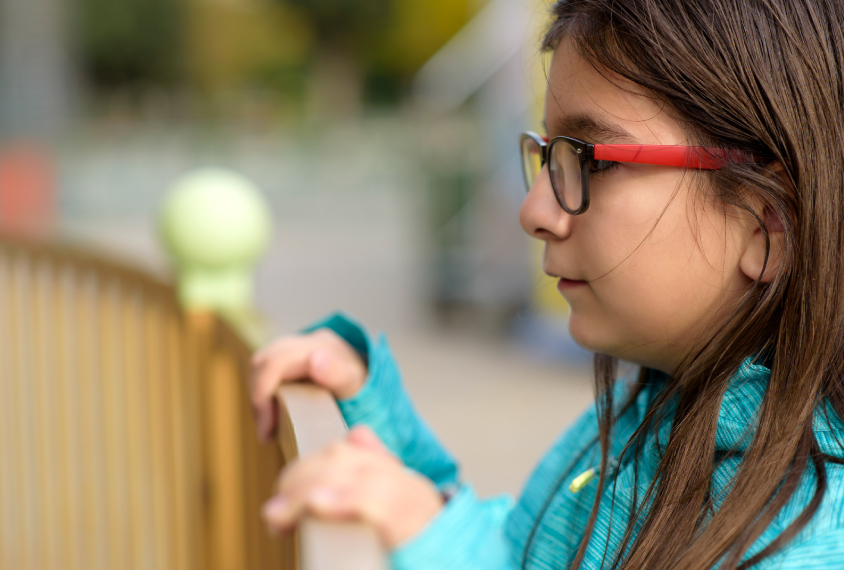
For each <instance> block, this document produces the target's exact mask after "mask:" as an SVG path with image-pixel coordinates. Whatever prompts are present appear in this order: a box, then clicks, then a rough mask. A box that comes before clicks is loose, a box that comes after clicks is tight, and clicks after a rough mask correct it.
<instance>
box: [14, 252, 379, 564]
mask: <svg viewBox="0 0 844 570" xmlns="http://www.w3.org/2000/svg"><path fill="white" fill-rule="evenodd" d="M0 319H2V320H0V570H52V569H62V570H124V569H125V570H136V569H137V570H247V569H249V570H264V569H266V570H270V569H273V570H279V569H284V570H287V569H291V570H292V569H299V568H301V569H303V570H318V569H320V570H321V569H329V568H330V569H331V570H342V569H349V570H352V569H361V570H362V569H367V570H371V569H376V568H381V567H382V565H383V556H381V554H380V553H379V551H378V545H377V542H376V540H375V537H374V535H373V534H372V533H371V532H370V531H368V530H366V529H364V528H362V527H358V526H353V525H327V524H320V523H318V522H316V521H306V522H305V523H304V524H303V525H302V526H301V527H300V531H299V533H298V534H297V535H296V536H292V537H288V538H286V539H283V540H279V539H273V538H270V537H269V536H268V534H267V531H266V529H265V528H264V525H263V523H262V521H261V520H260V518H259V512H260V505H261V504H262V503H263V502H264V501H265V500H266V499H267V498H268V497H269V495H270V493H271V491H272V486H273V482H274V480H275V478H276V477H277V475H278V472H279V470H280V469H281V467H282V466H283V464H284V462H285V460H288V461H289V460H290V459H292V458H293V457H295V456H296V455H298V454H305V453H308V452H310V451H312V450H314V449H317V448H319V447H320V446H322V445H324V444H325V443H326V442H328V441H330V440H332V439H336V438H338V437H342V435H343V433H344V431H345V425H344V424H343V421H342V418H341V417H340V415H339V412H338V411H337V407H336V404H335V403H334V401H333V399H332V398H331V397H330V396H329V395H328V394H327V393H325V392H322V391H320V390H318V389H316V388H315V387H313V386H308V385H292V386H286V387H284V388H283V389H282V390H280V392H279V394H278V398H279V406H280V409H281V411H282V420H281V424H282V425H281V429H280V430H279V444H280V445H278V446H272V445H262V444H260V443H259V442H258V439H257V437H256V435H255V427H254V422H253V419H252V416H251V413H250V406H249V402H248V396H247V393H248V390H247V381H248V377H249V373H250V364H249V360H250V356H251V353H252V351H253V349H254V348H255V346H254V344H255V342H256V341H257V340H258V339H257V338H256V337H255V335H254V334H248V333H247V331H246V327H244V326H243V325H244V324H245V323H243V322H233V321H231V320H227V319H224V318H221V317H219V316H217V315H214V314H212V313H207V312H190V313H186V312H184V311H183V310H182V309H181V308H180V307H179V304H178V302H177V300H176V295H175V293H174V290H173V288H172V287H171V286H170V285H168V284H165V283H162V282H159V281H157V280H156V279H154V278H152V277H150V276H148V275H145V274H143V273H141V272H138V271H134V270H132V269H128V268H125V267H121V266H119V265H118V264H114V263H109V262H104V261H102V260H100V259H97V258H95V257H93V256H90V255H88V254H86V253H84V252H80V251H74V250H70V249H63V248H59V247H54V246H50V247H47V246H43V245H33V244H27V243H22V242H19V241H14V240H9V239H0Z"/></svg>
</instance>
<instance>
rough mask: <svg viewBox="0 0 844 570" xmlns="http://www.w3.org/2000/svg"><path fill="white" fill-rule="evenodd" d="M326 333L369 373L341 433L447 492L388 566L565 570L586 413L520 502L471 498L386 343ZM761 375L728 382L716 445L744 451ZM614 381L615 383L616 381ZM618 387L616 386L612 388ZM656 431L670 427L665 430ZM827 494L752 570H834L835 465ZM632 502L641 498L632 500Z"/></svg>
mask: <svg viewBox="0 0 844 570" xmlns="http://www.w3.org/2000/svg"><path fill="white" fill-rule="evenodd" d="M319 327H328V328H331V329H333V330H334V331H335V332H337V333H338V334H339V335H340V336H342V337H343V338H345V339H346V341H348V342H349V343H350V344H351V345H352V346H353V347H355V349H356V350H357V351H358V352H359V353H360V354H361V355H363V356H364V358H365V359H366V360H367V362H368V366H369V376H368V378H367V382H366V384H365V385H364V387H363V389H362V390H361V391H360V392H359V393H358V394H357V395H356V396H355V397H354V398H351V399H348V400H341V401H340V402H339V405H340V410H341V411H342V413H343V416H344V417H345V419H346V422H347V423H348V424H349V425H350V426H354V425H358V424H366V425H368V426H370V427H371V428H372V429H373V430H374V431H375V432H376V433H377V434H378V436H379V437H380V438H381V439H382V440H383V441H384V443H385V444H386V445H387V447H389V448H390V450H391V451H392V452H393V453H395V454H396V455H397V456H398V457H400V458H401V459H402V461H404V463H405V465H407V466H408V467H410V468H411V469H414V470H416V471H418V472H419V473H422V474H423V475H425V476H427V477H428V478H430V479H431V480H432V481H433V482H434V483H435V484H436V485H437V486H438V487H440V488H441V489H443V490H445V489H452V490H456V494H455V495H454V496H453V498H451V500H449V501H448V503H447V504H446V505H445V507H444V508H443V509H442V510H441V511H440V513H439V514H438V515H437V517H435V518H434V519H433V520H432V521H431V522H430V523H429V524H428V526H427V527H426V528H425V529H423V530H422V531H421V532H420V533H419V534H418V535H417V536H416V537H414V538H412V539H410V540H409V541H408V542H406V543H405V544H402V545H400V546H399V548H397V549H396V550H394V551H393V552H392V553H391V556H390V563H391V567H392V568H393V569H394V570H434V569H435V570H517V569H526V570H527V569H530V570H539V569H548V570H550V569H556V570H559V569H564V568H568V567H569V566H570V565H571V562H572V560H573V558H574V555H575V553H576V550H577V546H578V544H579V543H580V539H581V537H582V536H583V532H584V528H585V525H586V521H587V519H588V517H589V513H590V509H591V507H592V504H593V502H594V499H595V493H596V486H597V481H596V480H593V481H592V482H591V483H588V484H586V485H585V486H584V487H583V488H582V489H581V490H579V491H578V492H572V491H571V490H570V489H569V485H570V483H571V482H572V480H574V479H575V478H576V477H577V476H578V475H579V474H581V473H583V472H585V471H587V470H589V469H590V468H594V467H596V466H597V465H598V463H599V461H600V451H599V447H598V444H597V443H596V436H597V433H598V422H597V415H596V411H595V409H594V406H593V407H592V408H591V409H589V410H587V411H586V412H585V413H584V414H583V415H582V416H581V417H580V418H579V419H578V420H577V421H575V422H574V424H572V425H571V426H570V427H569V428H568V429H567V430H565V432H563V434H562V436H561V437H560V438H559V439H558V440H557V441H556V443H555V444H554V445H553V447H552V448H551V450H550V451H549V452H548V454H547V455H546V456H545V457H544V458H543V459H542V461H541V462H540V464H539V466H538V467H537V468H536V470H535V471H534V473H533V474H532V475H531V477H530V479H529V480H528V482H527V485H526V486H525V489H524V491H523V494H522V496H521V498H520V499H519V500H518V502H515V503H514V501H513V500H512V499H510V498H509V497H497V498H493V499H487V500H481V499H479V498H478V497H477V496H476V495H475V493H474V491H473V490H472V487H471V485H469V484H468V483H464V482H462V481H460V479H459V476H458V470H457V464H456V463H455V461H454V460H453V459H452V457H451V456H450V455H449V454H448V452H447V451H445V449H443V447H442V445H441V444H440V443H439V442H438V441H437V439H436V438H435V436H434V435H433V434H432V433H431V431H430V430H429V429H428V427H427V426H426V425H425V423H424V422H423V421H422V420H421V419H420V418H419V416H418V415H417V413H416V412H415V410H414V409H413V406H412V404H411V402H410V400H409V398H408V396H407V393H406V392H405V390H404V388H403V387H402V383H401V377H400V373H399V370H398V368H397V366H396V363H395V361H394V359H393V356H392V353H391V352H390V349H389V347H388V345H387V341H386V339H385V338H384V336H383V335H382V336H379V337H378V338H373V337H371V336H369V335H368V334H367V333H366V332H365V330H364V329H363V328H362V327H361V326H360V325H358V324H357V323H355V322H354V321H353V320H352V319H350V318H349V317H347V316H344V315H342V314H335V315H332V316H331V317H329V318H327V319H326V320H324V321H322V322H320V323H317V324H316V325H315V326H313V327H311V330H313V329H316V328H319ZM769 377H770V371H769V370H768V369H767V368H765V367H762V366H758V365H754V364H751V363H749V362H746V363H745V364H744V365H743V366H742V368H741V369H740V370H739V371H738V373H737V374H736V375H735V377H734V378H733V380H732V382H731V385H730V387H729V388H728V390H727V393H726V395H725V397H724V400H723V403H722V406H721V412H720V416H719V419H718V428H717V434H716V448H717V449H719V450H724V451H726V450H735V449H743V448H744V447H745V446H746V445H747V443H748V439H749V438H748V437H747V435H748V433H752V429H753V426H754V422H755V414H756V412H757V410H758V408H759V406H760V404H761V401H762V396H763V394H764V391H765V389H766V387H767V382H768V378H769ZM620 384H621V383H620ZM619 389H626V387H625V386H623V385H620V386H619ZM657 389H658V387H655V386H649V387H647V388H646V389H644V390H643V391H642V392H641V393H640V394H639V396H638V398H637V401H636V403H635V405H634V406H632V407H631V408H629V410H628V411H627V412H626V413H625V414H624V415H623V416H622V417H621V418H619V421H618V422H617V426H616V428H615V432H614V434H613V437H612V449H611V451H610V453H611V455H612V456H615V455H617V454H619V453H620V452H621V450H622V448H623V447H624V444H625V443H626V442H627V441H628V439H629V438H630V435H631V434H632V433H633V431H634V430H635V429H636V427H637V426H638V425H639V424H640V422H641V421H642V419H643V418H644V415H645V411H646V409H647V407H648V404H649V402H650V401H651V399H652V398H653V397H654V396H655V395H656V394H655V392H656V390H657ZM830 417H831V418H834V419H832V420H830V422H831V424H832V425H830V423H828V421H827V420H826V419H825V415H824V414H822V413H816V415H815V435H816V437H817V439H818V442H819V444H820V446H821V449H822V451H824V452H826V453H828V454H830V455H834V456H838V457H843V456H844V449H842V445H844V424H842V423H841V422H840V421H838V419H837V418H836V417H835V415H834V414H830ZM662 429H663V430H668V429H670V425H669V426H664V427H663V428H662ZM666 436H667V432H666V433H662V434H661V436H660V437H657V436H656V435H652V436H651V437H650V439H649V440H648V442H647V444H646V446H645V449H644V451H643V457H642V460H641V461H640V462H639V465H638V469H639V477H638V483H639V486H640V492H639V494H638V496H639V497H640V498H641V497H642V495H643V492H644V489H646V487H647V485H648V484H649V482H650V481H651V479H652V477H653V474H654V472H655V469H656V466H657V463H658V454H659V449H658V447H657V446H658V443H657V442H665V441H667V437H666ZM738 462H739V458H738V457H732V458H730V459H726V460H725V461H723V462H722V463H721V464H720V465H719V467H718V468H717V470H716V473H715V476H714V480H713V491H714V493H713V494H714V495H715V496H717V493H718V492H719V491H720V490H723V489H724V488H725V486H726V485H728V484H729V482H730V479H731V478H732V476H733V475H734V474H735V472H736V468H737V466H738ZM633 469H634V464H633V462H624V461H622V462H621V463H620V465H618V466H617V467H616V469H615V470H616V471H617V477H616V483H615V485H614V487H615V489H614V490H615V496H614V498H613V496H612V495H613V485H607V490H606V491H605V493H604V495H603V496H602V497H601V503H600V510H599V513H598V518H597V522H596V525H595V531H594V532H593V534H592V537H591V540H590V543H589V545H588V550H587V553H586V557H585V559H584V564H583V568H584V569H590V570H591V569H599V568H607V567H609V566H610V565H611V563H612V561H613V559H614V555H615V553H616V549H617V548H619V546H620V544H621V541H622V537H623V535H624V532H625V530H626V528H627V516H628V515H627V513H629V512H630V501H631V500H632V489H633V485H634V472H633ZM827 476H828V488H827V492H826V495H825V496H824V500H823V503H822V504H821V506H820V508H819V509H818V511H817V513H816V514H815V516H814V518H813V519H812V521H811V522H810V523H809V524H808V525H807V526H806V527H804V529H803V530H802V531H801V532H800V533H799V534H798V536H797V537H796V538H795V539H794V540H792V541H791V542H790V543H789V544H788V545H786V547H784V548H782V549H780V550H779V551H778V552H777V553H776V554H774V555H773V556H770V557H768V558H766V559H764V560H763V561H761V562H760V563H759V564H757V565H756V566H754V568H757V569H760V570H761V569H765V570H768V569H771V570H774V569H777V570H791V569H797V568H800V569H809V568H818V569H820V568H823V569H829V568H844V508H842V507H844V466H839V465H834V464H827ZM814 490H815V475H814V471H813V470H812V469H811V468H809V469H807V473H806V474H805V475H804V477H803V480H802V481H801V487H800V489H799V490H798V492H797V493H796V494H795V495H794V497H793V498H792V500H791V502H790V503H788V505H787V506H786V507H785V508H784V509H783V510H782V511H781V512H780V514H779V515H778V516H777V518H776V519H775V520H774V521H773V522H772V523H771V525H770V527H769V528H768V529H767V530H766V531H765V533H764V534H763V535H762V536H761V537H760V538H759V540H758V541H757V542H756V543H755V544H754V545H753V547H752V548H751V549H750V551H749V552H748V553H747V555H746V558H749V557H750V556H753V554H755V553H757V552H759V551H760V550H761V549H762V548H764V547H765V546H766V545H767V544H768V543H770V542H771V541H772V540H773V539H774V538H775V537H776V536H778V535H779V534H780V533H781V532H782V531H783V530H784V529H785V528H786V527H787V526H788V525H789V523H791V522H792V521H793V520H794V519H795V518H796V517H797V516H798V515H799V514H800V512H801V511H802V510H803V509H804V508H805V506H806V505H807V504H808V503H809V501H810V500H811V497H812V495H813V493H814ZM640 500H641V499H640Z"/></svg>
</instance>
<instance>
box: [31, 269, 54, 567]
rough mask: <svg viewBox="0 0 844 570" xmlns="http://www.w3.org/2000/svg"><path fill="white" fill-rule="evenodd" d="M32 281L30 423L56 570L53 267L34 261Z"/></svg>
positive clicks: (46, 554)
mask: <svg viewBox="0 0 844 570" xmlns="http://www.w3.org/2000/svg"><path fill="white" fill-rule="evenodd" d="M30 276H31V278H32V285H31V292H32V321H31V326H32V359H33V361H32V367H33V370H32V371H33V391H32V394H33V405H32V409H33V421H34V426H33V427H34V429H35V431H36V433H37V435H36V438H35V443H36V446H37V453H36V454H35V459H36V467H35V470H36V472H37V473H38V479H37V481H38V483H39V485H38V488H37V489H36V492H35V497H36V500H37V503H38V507H37V512H38V525H37V526H38V531H36V532H39V533H40V535H41V536H42V537H43V545H42V562H41V564H42V568H44V570H58V568H60V567H61V566H62V558H61V555H60V553H59V548H60V547H59V537H60V535H61V528H60V526H59V522H60V519H59V516H58V515H59V509H58V506H59V504H60V500H61V499H60V493H59V490H60V485H61V481H60V471H59V462H58V459H59V457H58V447H57V445H56V439H55V437H54V434H55V433H56V421H57V417H58V409H59V407H60V406H61V402H60V401H59V400H58V394H57V393H56V390H55V388H56V386H55V380H54V379H55V377H56V371H55V369H54V365H55V361H56V358H55V353H54V349H55V344H54V343H53V342H51V333H52V330H53V325H52V322H51V318H50V315H51V314H52V313H53V306H52V298H51V296H50V289H51V288H52V285H53V268H52V267H51V266H50V265H49V264H48V263H47V262H46V261H45V260H44V259H37V258H36V259H34V260H33V266H32V268H31V273H30Z"/></svg>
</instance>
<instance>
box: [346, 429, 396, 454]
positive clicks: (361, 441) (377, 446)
mask: <svg viewBox="0 0 844 570" xmlns="http://www.w3.org/2000/svg"><path fill="white" fill-rule="evenodd" d="M346 441H348V442H349V443H350V444H352V445H353V446H355V447H359V448H361V449H368V450H370V451H378V452H382V453H388V451H387V448H386V447H385V446H384V444H383V443H382V442H381V440H380V439H378V436H377V435H375V432H374V431H372V430H371V429H370V428H369V427H368V426H363V425H361V426H357V427H355V428H353V429H352V431H350V432H349V435H348V437H346Z"/></svg>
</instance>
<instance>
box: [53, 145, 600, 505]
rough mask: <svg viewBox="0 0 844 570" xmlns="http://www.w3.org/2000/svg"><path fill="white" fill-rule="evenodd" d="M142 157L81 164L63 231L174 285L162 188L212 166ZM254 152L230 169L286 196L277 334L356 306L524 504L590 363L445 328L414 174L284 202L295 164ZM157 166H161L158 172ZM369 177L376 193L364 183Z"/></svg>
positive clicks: (570, 415) (430, 414)
mask: <svg viewBox="0 0 844 570" xmlns="http://www.w3.org/2000/svg"><path fill="white" fill-rule="evenodd" d="M133 145H134V146H133ZM128 146H129V147H131V148H132V151H131V152H129V151H127V150H126V149H125V148H122V147H120V146H119V145H113V148H112V146H110V145H108V144H105V143H102V142H100V143H96V144H94V145H92V146H89V147H88V148H89V150H88V151H86V150H85V147H84V146H83V147H74V149H73V151H72V152H69V153H68V154H69V156H68V157H67V158H66V160H67V161H68V164H69V166H68V167H67V168H65V169H63V173H64V180H63V195H62V209H63V212H64V220H63V229H64V232H65V233H66V234H67V235H69V236H71V237H72V238H73V239H76V240H79V241H83V242H86V243H91V244H93V245H94V246H95V247H98V248H102V249H105V250H108V251H110V252H112V253H117V254H119V255H120V256H122V257H123V258H125V259H126V260H127V261H129V262H132V263H136V264H140V265H142V266H145V267H147V268H150V269H151V270H153V271H157V272H162V273H166V272H167V271H168V270H167V260H166V257H165V256H164V255H163V254H162V253H161V251H160V249H159V247H158V244H157V240H156V238H155V231H154V227H155V212H156V209H157V203H158V202H160V199H161V195H162V186H163V185H165V184H166V182H165V181H167V180H172V178H173V177H174V176H175V175H176V174H178V173H180V171H183V170H184V169H186V168H187V167H191V166H193V165H195V164H198V163H201V162H202V161H200V160H198V159H197V158H196V156H195V155H191V154H190V152H189V150H186V147H184V146H180V145H179V144H178V143H171V144H159V143H156V142H155V140H154V139H150V140H149V141H147V142H146V143H144V142H143V141H140V142H138V141H135V142H134V143H130V144H129V145H128ZM241 146H242V147H243V148H244V149H245V150H242V154H243V156H244V157H247V158H248V160H247V158H244V159H243V160H241V161H240V163H238V162H237V161H232V159H231V157H229V159H228V161H229V163H231V162H235V164H234V166H241V169H242V170H244V169H245V170H247V171H248V170H249V168H250V167H249V164H252V167H251V168H253V171H254V172H253V173H252V175H253V177H255V178H257V179H259V180H260V179H262V180H266V181H270V182H268V184H270V185H273V184H274V185H275V189H274V190H272V191H270V192H269V193H268V194H269V196H270V201H271V203H272V206H273V211H274V215H275V219H276V233H275V236H274V240H273V243H272V245H271V247H270V248H269V251H268V253H267V255H266V257H265V258H264V260H263V261H262V263H261V266H260V267H259V270H258V274H257V283H256V293H257V300H256V302H257V304H258V306H259V307H260V309H261V310H262V311H263V312H264V313H265V314H266V315H267V316H268V317H269V318H270V320H271V321H272V323H273V326H274V327H275V329H276V330H277V331H279V332H288V331H293V330H296V329H297V328H299V327H301V326H302V325H304V324H306V323H307V322H309V321H312V320H313V319H315V318H318V317H319V316H321V315H323V314H325V313H326V312H328V311H331V310H333V309H335V308H342V309H345V310H347V311H349V312H352V313H354V314H356V315H357V316H358V317H359V318H361V319H362V320H363V321H364V322H366V323H367V324H368V325H369V326H370V327H372V328H373V329H375V330H384V331H386V332H387V333H388V336H389V337H390V339H391V343H392V346H393V348H394V350H395V352H396V354H397V357H398V359H399V362H400V363H401V365H402V367H403V370H404V373H405V379H406V384H407V387H408V390H409V391H410V393H411V395H412V396H413V399H414V401H415V403H416V405H417V407H418V409H419V410H420V412H421V413H422V414H423V415H424V417H425V418H427V420H428V421H429V423H430V424H431V425H432V427H433V428H434V430H435V431H436V432H437V433H438V434H440V436H441V438H442V440H443V441H444V442H445V443H446V445H447V446H448V447H449V449H451V450H452V451H453V453H454V454H455V455H456V456H457V457H458V458H459V459H460V461H461V464H462V466H463V469H464V475H465V478H466V479H467V480H470V481H472V482H473V483H474V484H475V485H476V487H477V489H478V490H479V492H480V493H481V494H482V495H490V494H494V493H499V492H509V493H517V492H518V491H519V490H520V488H521V486H522V484H523V482H524V480H525V478H526V477H527V475H528V473H529V472H530V470H531V468H532V467H533V466H534V465H535V463H536V461H537V460H538V459H539V458H540V456H541V455H542V453H543V452H544V451H545V450H546V449H547V448H548V446H549V445H550V444H551V442H552V441H553V440H554V438H555V437H556V435H557V434H558V433H559V432H560V431H561V430H562V429H563V428H564V427H565V426H566V425H567V424H569V423H570V422H571V421H572V420H573V419H574V417H576V415H577V414H578V413H579V412H580V411H581V410H583V409H584V408H585V407H586V406H587V405H588V403H589V401H590V400H591V384H590V371H589V369H588V364H586V363H585V360H584V359H583V358H582V357H581V358H575V359H573V360H570V361H569V362H566V361H560V360H558V361H557V362H554V363H551V362H548V361H542V360H538V359H537V358H536V357H535V356H532V355H531V354H530V353H529V351H527V350H525V349H524V348H523V347H520V346H519V345H518V344H516V343H515V342H513V341H512V340H507V339H506V338H504V337H502V336H501V335H498V334H490V333H488V332H485V331H483V330H478V329H477V328H475V329H468V330H467V329H462V330H458V329H443V328H442V327H438V326H436V325H435V324H434V323H433V320H432V319H431V318H430V310H429V308H428V305H427V304H426V302H425V286H426V280H425V271H426V267H428V266H427V265H426V262H425V259H426V258H425V248H424V247H423V246H422V245H420V231H421V230H420V225H419V216H420V214H419V198H418V196H417V195H416V194H414V193H413V192H408V191H406V189H405V190H398V189H397V184H398V182H397V181H398V180H403V179H404V177H403V174H402V173H401V172H397V173H395V180H392V181H391V180H381V181H380V182H378V184H379V185H380V186H379V188H378V189H375V190H373V189H372V188H369V189H368V190H367V191H350V190H348V188H346V187H344V186H343V185H342V184H339V185H338V184H329V183H327V182H324V183H323V184H317V185H314V186H313V187H311V188H308V189H307V191H302V190H301V189H300V190H299V191H284V190H283V189H284V188H285V185H284V184H282V182H281V180H282V179H283V178H284V177H288V179H289V178H291V177H292V178H293V179H295V178H296V176H300V175H297V174H296V173H295V172H294V173H293V174H291V168H292V167H290V165H289V164H286V163H284V162H283V161H276V163H274V162H273V160H271V157H272V152H271V151H272V147H270V151H268V150H267V149H266V148H265V147H262V146H260V145H256V144H252V145H246V144H243V145H241ZM110 148H111V149H112V150H108V149H110ZM273 152H274V151H273ZM262 157H263V158H262ZM344 160H347V161H349V162H354V160H350V159H349V157H345V158H344ZM220 162H223V163H224V164H226V160H225V158H224V159H220ZM150 164H153V165H156V166H157V168H155V169H154V170H153V171H150V170H149V165H150ZM256 164H257V166H255V165H256ZM273 164H276V166H275V167H273ZM244 165H246V166H244ZM273 168H276V170H273ZM329 170H330V168H329ZM255 173H257V174H255ZM355 176H358V177H359V178H360V181H359V184H362V185H366V178H365V175H364V174H356V175H355ZM116 188H120V189H121V190H120V194H119V195H117V194H116V192H117V191H116V190H115V189H116ZM512 223H513V224H515V223H516V221H515V212H514V213H513V216H512ZM511 234H512V232H511ZM508 239H509V238H508ZM510 245H512V246H513V247H522V245H520V244H519V243H515V244H510Z"/></svg>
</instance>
